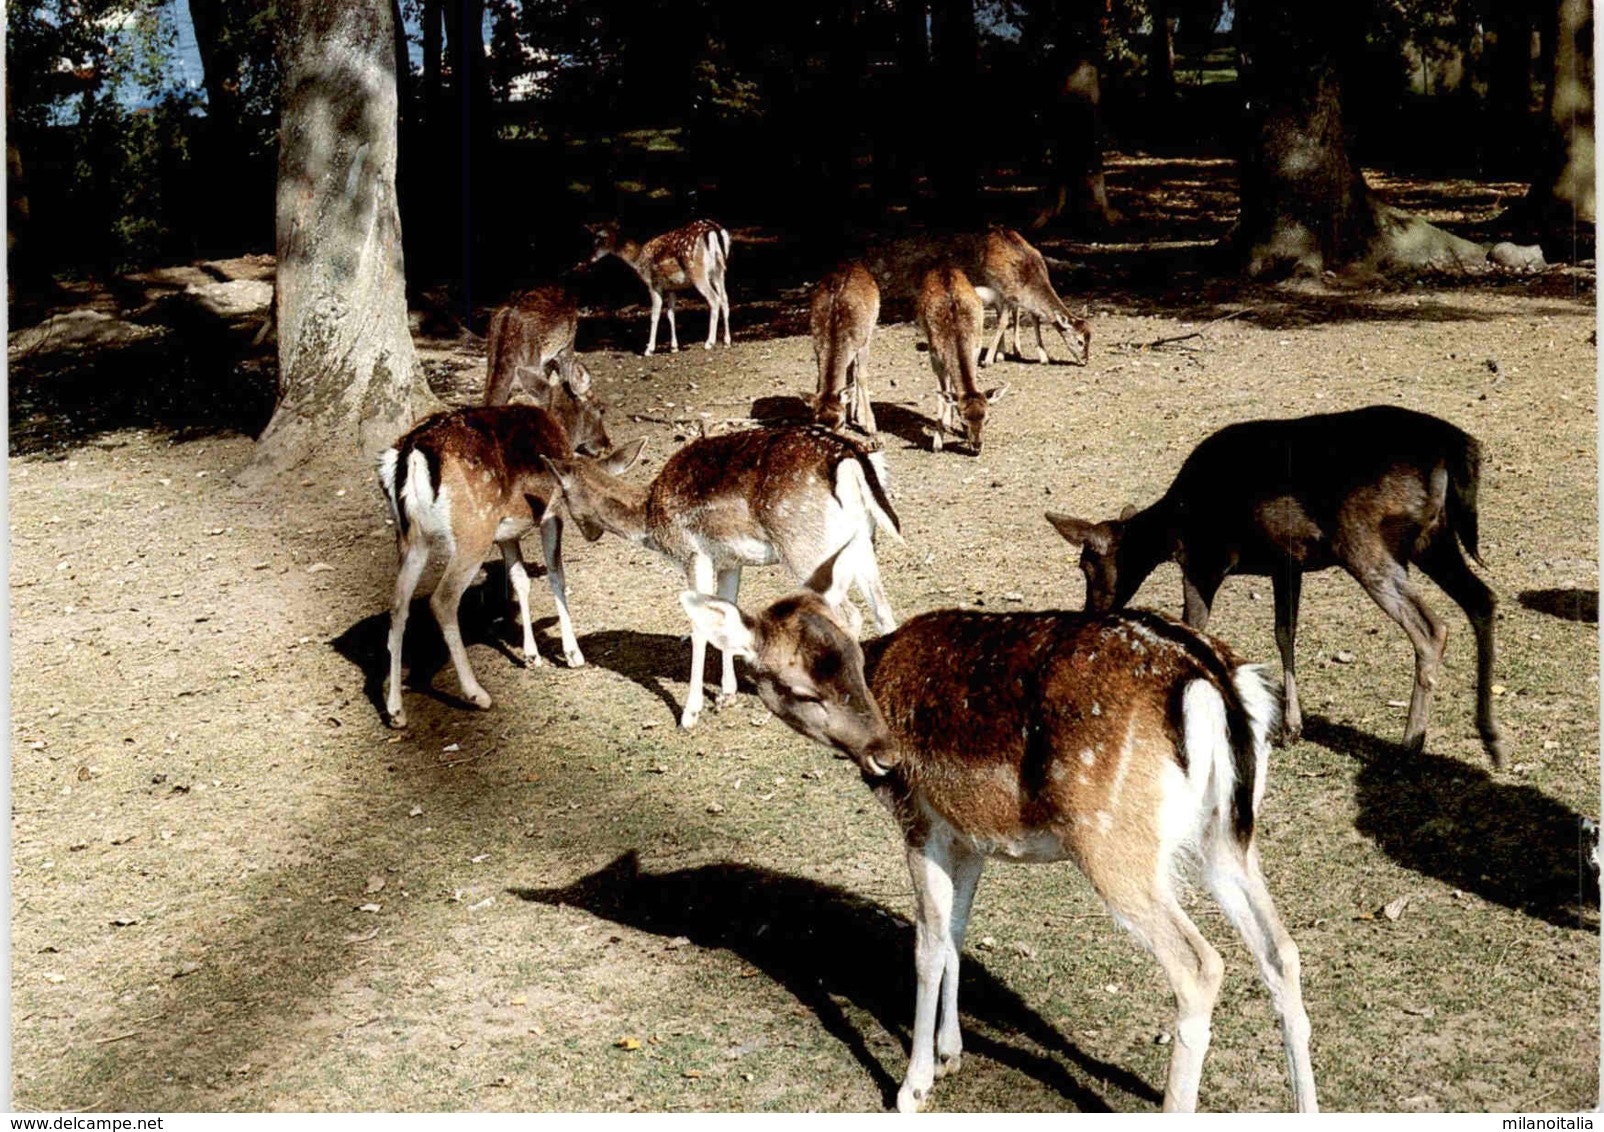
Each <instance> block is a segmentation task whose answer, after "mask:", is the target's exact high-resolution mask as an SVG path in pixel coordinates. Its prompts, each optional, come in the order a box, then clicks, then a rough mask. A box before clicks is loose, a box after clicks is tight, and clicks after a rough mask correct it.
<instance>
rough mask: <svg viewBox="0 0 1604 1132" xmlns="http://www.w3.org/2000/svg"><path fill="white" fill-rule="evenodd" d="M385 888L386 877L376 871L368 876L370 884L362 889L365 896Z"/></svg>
mask: <svg viewBox="0 0 1604 1132" xmlns="http://www.w3.org/2000/svg"><path fill="white" fill-rule="evenodd" d="M383 889H384V878H383V877H381V876H379V875H378V874H377V873H375V874H374V875H373V876H370V877H369V878H368V886H367V887H366V888H364V889H363V890H362V895H363V896H372V895H373V894H374V893H375V892H380V891H382V890H383Z"/></svg>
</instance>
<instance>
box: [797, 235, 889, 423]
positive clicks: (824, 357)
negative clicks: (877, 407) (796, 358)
mask: <svg viewBox="0 0 1604 1132" xmlns="http://www.w3.org/2000/svg"><path fill="white" fill-rule="evenodd" d="M879 318H880V288H879V287H877V286H875V282H874V276H872V275H870V274H869V271H868V269H867V268H866V267H864V266H863V265H862V264H861V263H849V264H846V265H844V266H842V267H838V268H836V270H834V271H832V272H831V273H830V274H828V275H826V276H825V277H824V278H823V279H821V280H819V284H818V286H817V287H815V288H814V289H813V299H812V301H811V303H810V304H809V312H808V328H809V332H810V333H811V334H812V335H813V360H814V362H815V363H816V364H817V365H818V367H819V380H818V385H817V387H816V389H815V391H814V395H813V419H814V420H815V421H817V422H818V423H819V424H822V425H824V426H825V427H826V428H839V427H840V426H841V423H842V420H843V418H844V419H845V420H846V422H847V423H848V424H852V425H855V426H857V427H858V428H860V429H862V430H863V431H864V432H865V433H867V434H869V435H870V436H873V435H874V431H875V427H874V407H873V406H872V405H870V403H869V386H868V383H867V382H866V381H865V380H864V368H865V367H866V366H867V364H868V361H869V339H870V338H872V337H873V336H874V324H875V323H876V322H877V321H878V320H879Z"/></svg>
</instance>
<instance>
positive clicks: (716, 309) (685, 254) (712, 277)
mask: <svg viewBox="0 0 1604 1132" xmlns="http://www.w3.org/2000/svg"><path fill="white" fill-rule="evenodd" d="M590 231H591V235H592V236H594V237H595V240H596V245H595V249H594V250H593V251H592V253H591V257H590V261H591V262H592V263H595V262H597V261H598V260H600V259H603V258H605V257H607V256H610V255H614V256H617V257H618V258H619V259H621V260H623V261H624V262H625V263H627V264H629V266H630V267H632V268H634V269H635V274H636V275H639V276H640V277H641V282H643V283H645V284H646V289H647V290H648V291H650V292H651V294H652V331H651V334H650V335H649V336H648V338H647V340H646V352H647V353H648V354H652V353H655V352H656V351H657V321H658V316H659V314H661V312H662V309H663V303H664V299H665V297H666V299H667V302H668V340H669V346H670V347H671V348H672V349H674V350H676V351H677V350H678V349H679V333H678V331H677V330H675V328H674V296H675V294H676V293H677V292H679V291H683V290H687V289H690V288H695V290H696V293H697V294H699V295H701V296H702V298H704V299H706V300H707V309H708V324H707V341H706V342H704V343H702V346H703V348H704V349H708V350H711V349H712V348H713V343H714V341H715V340H716V339H717V336H718V322H719V315H720V313H721V312H722V314H723V317H724V344H725V345H726V346H728V345H729V344H730V295H729V292H728V291H727V290H726V289H725V287H724V269H725V266H726V265H727V264H728V262H729V258H730V234H729V233H728V232H726V231H725V230H724V229H723V228H722V227H721V226H720V225H718V224H715V223H713V221H711V220H693V221H691V222H690V223H689V224H686V225H684V226H683V227H680V228H675V229H674V230H673V231H672V232H664V233H663V234H662V235H661V236H654V237H652V238H651V239H650V240H647V241H646V242H645V243H644V244H637V243H636V242H635V241H634V240H623V239H620V238H619V235H618V225H616V224H602V225H598V226H597V227H595V228H592V229H591V230H590Z"/></svg>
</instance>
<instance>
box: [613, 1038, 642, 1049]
mask: <svg viewBox="0 0 1604 1132" xmlns="http://www.w3.org/2000/svg"><path fill="white" fill-rule="evenodd" d="M613 1045H615V1046H617V1047H618V1048H619V1049H627V1050H637V1049H640V1039H639V1038H619V1039H618V1040H617V1041H616V1042H614V1043H613Z"/></svg>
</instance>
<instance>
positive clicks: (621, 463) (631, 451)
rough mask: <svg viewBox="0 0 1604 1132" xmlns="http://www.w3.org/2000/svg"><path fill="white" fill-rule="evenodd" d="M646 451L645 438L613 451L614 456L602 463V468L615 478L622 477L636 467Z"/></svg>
mask: <svg viewBox="0 0 1604 1132" xmlns="http://www.w3.org/2000/svg"><path fill="white" fill-rule="evenodd" d="M644 451H646V438H645V437H644V436H643V437H641V438H640V439H638V440H636V441H635V442H634V443H633V444H626V445H624V446H623V447H622V448H617V449H614V450H613V453H612V455H610V456H608V457H607V458H606V459H605V460H603V461H602V467H603V468H605V469H606V470H607V471H608V472H609V473H611V474H612V475H615V476H621V475H623V474H624V473H625V472H627V471H629V469H631V468H633V467H634V466H635V461H636V460H639V459H640V454H641V453H642V452H644Z"/></svg>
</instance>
